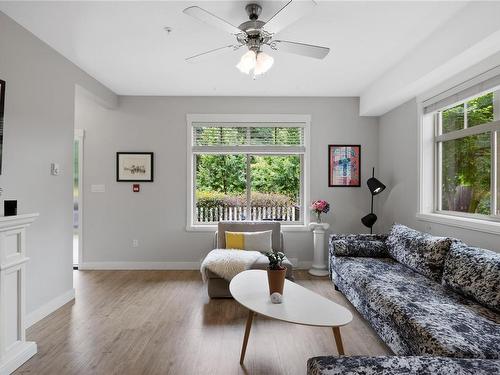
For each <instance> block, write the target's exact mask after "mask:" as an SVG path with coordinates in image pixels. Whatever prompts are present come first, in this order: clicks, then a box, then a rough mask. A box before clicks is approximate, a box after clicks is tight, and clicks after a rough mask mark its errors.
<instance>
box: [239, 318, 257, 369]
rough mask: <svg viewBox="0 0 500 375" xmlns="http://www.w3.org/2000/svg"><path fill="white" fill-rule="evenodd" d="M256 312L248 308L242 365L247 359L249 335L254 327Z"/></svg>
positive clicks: (242, 349) (241, 358)
mask: <svg viewBox="0 0 500 375" xmlns="http://www.w3.org/2000/svg"><path fill="white" fill-rule="evenodd" d="M254 314H255V313H254V312H253V311H252V310H248V318H247V325H246V327H245V336H244V337H243V346H242V347H241V356H240V365H243V361H244V360H245V352H246V351H247V344H248V337H249V336H250V329H251V328H252V321H253V316H254Z"/></svg>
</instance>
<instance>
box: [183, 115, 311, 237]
mask: <svg viewBox="0 0 500 375" xmlns="http://www.w3.org/2000/svg"><path fill="white" fill-rule="evenodd" d="M204 117H206V116H203V115H192V116H189V117H188V125H189V138H190V150H189V155H188V162H189V165H190V166H191V171H192V173H191V188H192V190H191V196H190V198H189V211H190V212H191V214H190V216H191V217H190V218H188V220H189V223H188V226H191V227H193V226H207V225H211V224H212V225H213V224H215V223H217V222H218V221H228V220H230V221H245V220H274V221H281V222H283V223H284V224H289V225H301V224H304V222H305V219H306V216H307V212H306V211H305V206H304V202H305V193H306V184H305V179H306V164H307V163H306V160H307V153H306V144H307V134H308V118H307V116H286V117H283V116H278V117H279V118H278V119H277V120H274V121H271V120H272V117H273V116H257V117H258V118H259V119H260V120H261V121H251V122H250V121H248V120H249V118H244V119H242V120H241V121H238V119H237V118H238V116H233V117H228V116H222V119H221V120H218V121H207V120H203V119H204ZM208 117H213V116H208ZM230 119H233V121H228V120H230ZM234 120H236V121H234ZM254 120H255V119H254ZM284 120H287V121H284ZM292 120H295V121H292Z"/></svg>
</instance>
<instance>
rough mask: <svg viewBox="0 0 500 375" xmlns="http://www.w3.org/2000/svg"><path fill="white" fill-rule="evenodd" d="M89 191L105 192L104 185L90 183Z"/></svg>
mask: <svg viewBox="0 0 500 375" xmlns="http://www.w3.org/2000/svg"><path fill="white" fill-rule="evenodd" d="M90 191H91V192H92V193H105V192H106V185H90Z"/></svg>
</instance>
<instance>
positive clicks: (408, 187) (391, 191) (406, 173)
mask: <svg viewBox="0 0 500 375" xmlns="http://www.w3.org/2000/svg"><path fill="white" fill-rule="evenodd" d="M417 130H418V113H417V101H416V99H412V100H410V101H408V102H407V103H405V104H403V105H401V106H399V107H397V108H395V109H394V110H392V111H390V112H388V113H386V114H385V115H384V116H382V117H380V119H379V164H380V178H381V180H382V181H383V182H384V183H386V185H387V187H388V189H387V190H386V191H384V193H382V194H381V195H380V201H379V207H380V215H379V217H380V218H381V219H382V220H381V224H382V225H381V229H383V230H388V229H389V228H390V226H391V224H392V223H393V222H395V221H397V222H399V223H402V224H405V225H408V226H411V227H414V228H417V229H420V230H424V231H427V232H431V233H434V234H437V235H443V236H451V237H455V238H459V239H461V240H463V241H465V242H466V243H468V244H470V245H473V246H479V247H484V248H487V249H492V250H495V251H499V252H500V236H498V235H493V234H488V233H483V232H478V231H473V230H468V229H462V228H456V227H451V226H448V225H442V224H436V223H429V222H423V221H419V220H417V219H416V217H415V214H416V213H417V210H418V172H417V167H418V160H417V155H418V154H417V146H418V143H417V142H418V136H417Z"/></svg>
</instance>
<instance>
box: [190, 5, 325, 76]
mask: <svg viewBox="0 0 500 375" xmlns="http://www.w3.org/2000/svg"><path fill="white" fill-rule="evenodd" d="M314 6H316V3H315V2H314V1H313V0H308V1H293V0H290V1H288V3H286V4H285V5H284V6H283V7H282V8H281V9H279V10H278V11H277V12H276V13H275V14H274V15H273V16H272V17H271V18H270V19H269V20H268V21H267V22H264V21H261V20H259V16H260V14H261V13H262V6H260V5H259V4H257V3H250V4H248V5H247V6H246V7H245V10H246V12H247V14H248V17H249V20H248V21H246V22H243V23H242V24H241V25H239V26H234V25H232V24H231V23H229V22H228V21H226V20H224V19H222V18H220V17H218V16H216V15H215V14H212V13H210V12H209V11H207V10H205V9H203V8H200V7H197V6H192V7H189V8H186V9H184V13H185V14H187V15H189V16H191V17H194V18H196V19H198V20H200V21H203V22H205V23H207V24H209V25H210V26H214V27H217V28H219V29H222V30H224V31H226V32H228V33H230V34H232V35H234V36H235V37H236V43H234V44H230V45H226V46H223V47H219V48H215V49H212V50H210V51H206V52H202V53H199V54H196V55H194V56H191V57H188V58H186V61H195V60H198V59H200V58H201V57H205V55H209V54H212V53H215V52H220V51H224V50H226V51H236V50H238V49H240V48H241V47H244V46H245V47H247V48H248V51H247V52H246V53H245V54H244V55H243V56H241V59H240V62H239V63H238V65H236V67H237V68H238V69H239V70H240V71H241V72H242V73H245V74H250V72H253V76H254V77H256V76H258V75H260V74H263V73H265V72H267V71H268V70H269V69H270V68H271V66H272V65H273V63H274V59H273V58H272V57H271V56H269V55H268V54H266V53H265V52H263V51H262V47H263V46H268V47H269V48H271V49H272V50H277V51H284V52H289V53H295V54H297V55H302V56H307V57H313V58H316V59H323V58H325V57H326V55H328V52H330V48H327V47H321V46H315V45H311V44H304V43H298V42H290V41H286V40H279V39H274V37H275V35H276V33H278V32H279V31H281V30H283V29H284V28H285V27H287V26H288V25H289V24H291V23H292V22H294V21H296V20H297V19H299V18H300V17H302V16H303V13H304V12H305V11H307V10H310V9H311V8H312V7H314Z"/></svg>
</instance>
